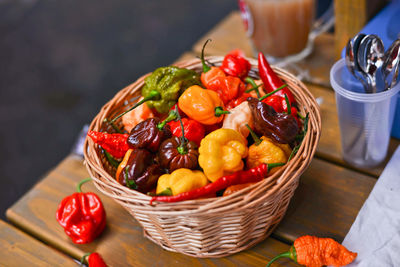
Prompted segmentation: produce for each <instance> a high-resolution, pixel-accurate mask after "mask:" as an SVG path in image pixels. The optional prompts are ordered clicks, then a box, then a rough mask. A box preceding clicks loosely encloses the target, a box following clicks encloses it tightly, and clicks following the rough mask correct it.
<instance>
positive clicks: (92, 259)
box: [81, 252, 107, 267]
mask: <svg viewBox="0 0 400 267" xmlns="http://www.w3.org/2000/svg"><path fill="white" fill-rule="evenodd" d="M86 257H88V260H87V261H88V264H89V267H107V264H106V263H105V262H104V260H103V258H102V257H101V256H100V254H99V253H97V252H94V253H86V254H85V255H83V257H82V259H81V265H82V264H83V262H84V261H85V258H86Z"/></svg>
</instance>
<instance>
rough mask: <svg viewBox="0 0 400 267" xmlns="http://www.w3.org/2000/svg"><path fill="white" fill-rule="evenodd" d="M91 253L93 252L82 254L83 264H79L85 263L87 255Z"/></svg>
mask: <svg viewBox="0 0 400 267" xmlns="http://www.w3.org/2000/svg"><path fill="white" fill-rule="evenodd" d="M90 254H92V253H91V252H88V253H85V254H84V255H83V256H82V258H81V265H79V266H82V265H83V263H84V262H85V259H86V257H88V256H90Z"/></svg>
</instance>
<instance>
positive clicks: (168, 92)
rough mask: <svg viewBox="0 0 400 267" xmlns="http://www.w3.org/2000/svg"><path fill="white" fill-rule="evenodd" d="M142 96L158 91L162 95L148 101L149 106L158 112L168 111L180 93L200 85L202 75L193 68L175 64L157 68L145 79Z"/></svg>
mask: <svg viewBox="0 0 400 267" xmlns="http://www.w3.org/2000/svg"><path fill="white" fill-rule="evenodd" d="M144 82H145V85H144V86H143V88H142V96H143V97H144V98H146V97H148V96H149V95H150V94H151V93H152V92H154V91H157V92H159V93H160V97H158V98H154V99H151V100H149V101H148V102H147V105H148V107H149V108H155V109H156V110H157V112H158V113H162V114H164V113H168V112H169V110H170V109H171V107H172V106H173V105H175V104H176V101H177V99H178V97H179V95H180V94H182V93H183V91H185V90H186V88H188V87H190V86H192V85H200V84H201V83H200V76H199V74H197V73H196V72H195V71H193V70H189V69H184V68H178V67H174V66H170V67H161V68H158V69H156V70H155V71H154V72H153V73H152V74H151V75H150V76H148V77H146V79H145V80H144Z"/></svg>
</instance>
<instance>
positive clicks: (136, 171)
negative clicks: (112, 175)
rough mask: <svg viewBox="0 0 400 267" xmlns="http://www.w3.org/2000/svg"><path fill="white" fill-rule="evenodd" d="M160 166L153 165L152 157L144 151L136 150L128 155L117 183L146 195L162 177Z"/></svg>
mask: <svg viewBox="0 0 400 267" xmlns="http://www.w3.org/2000/svg"><path fill="white" fill-rule="evenodd" d="M162 174H163V173H162V170H161V168H160V166H159V165H158V164H156V163H154V155H153V154H152V153H150V152H149V151H148V150H145V149H136V150H135V151H134V152H133V153H131V154H130V156H129V159H128V161H127V164H126V167H125V168H124V169H123V170H122V171H121V173H120V177H118V179H117V180H118V181H122V182H121V184H122V185H125V186H127V187H129V188H131V189H135V190H137V191H140V192H143V193H146V192H149V191H151V190H152V189H154V188H155V187H156V185H157V181H158V178H159V177H160V176H161V175H162Z"/></svg>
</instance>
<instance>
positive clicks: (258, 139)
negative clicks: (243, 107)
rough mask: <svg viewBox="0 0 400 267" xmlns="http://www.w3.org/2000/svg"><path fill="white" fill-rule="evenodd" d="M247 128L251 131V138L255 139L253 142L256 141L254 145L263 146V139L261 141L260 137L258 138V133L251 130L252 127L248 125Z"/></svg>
mask: <svg viewBox="0 0 400 267" xmlns="http://www.w3.org/2000/svg"><path fill="white" fill-rule="evenodd" d="M246 127H247V129H249V131H250V134H251V137H252V138H253V140H254V144H255V145H256V146H258V145H259V144H261V142H262V141H261V139H260V137H258V136H257V135H256V133H255V132H254V131H253V130H252V129H251V128H250V126H249V125H248V124H247V123H246Z"/></svg>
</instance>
